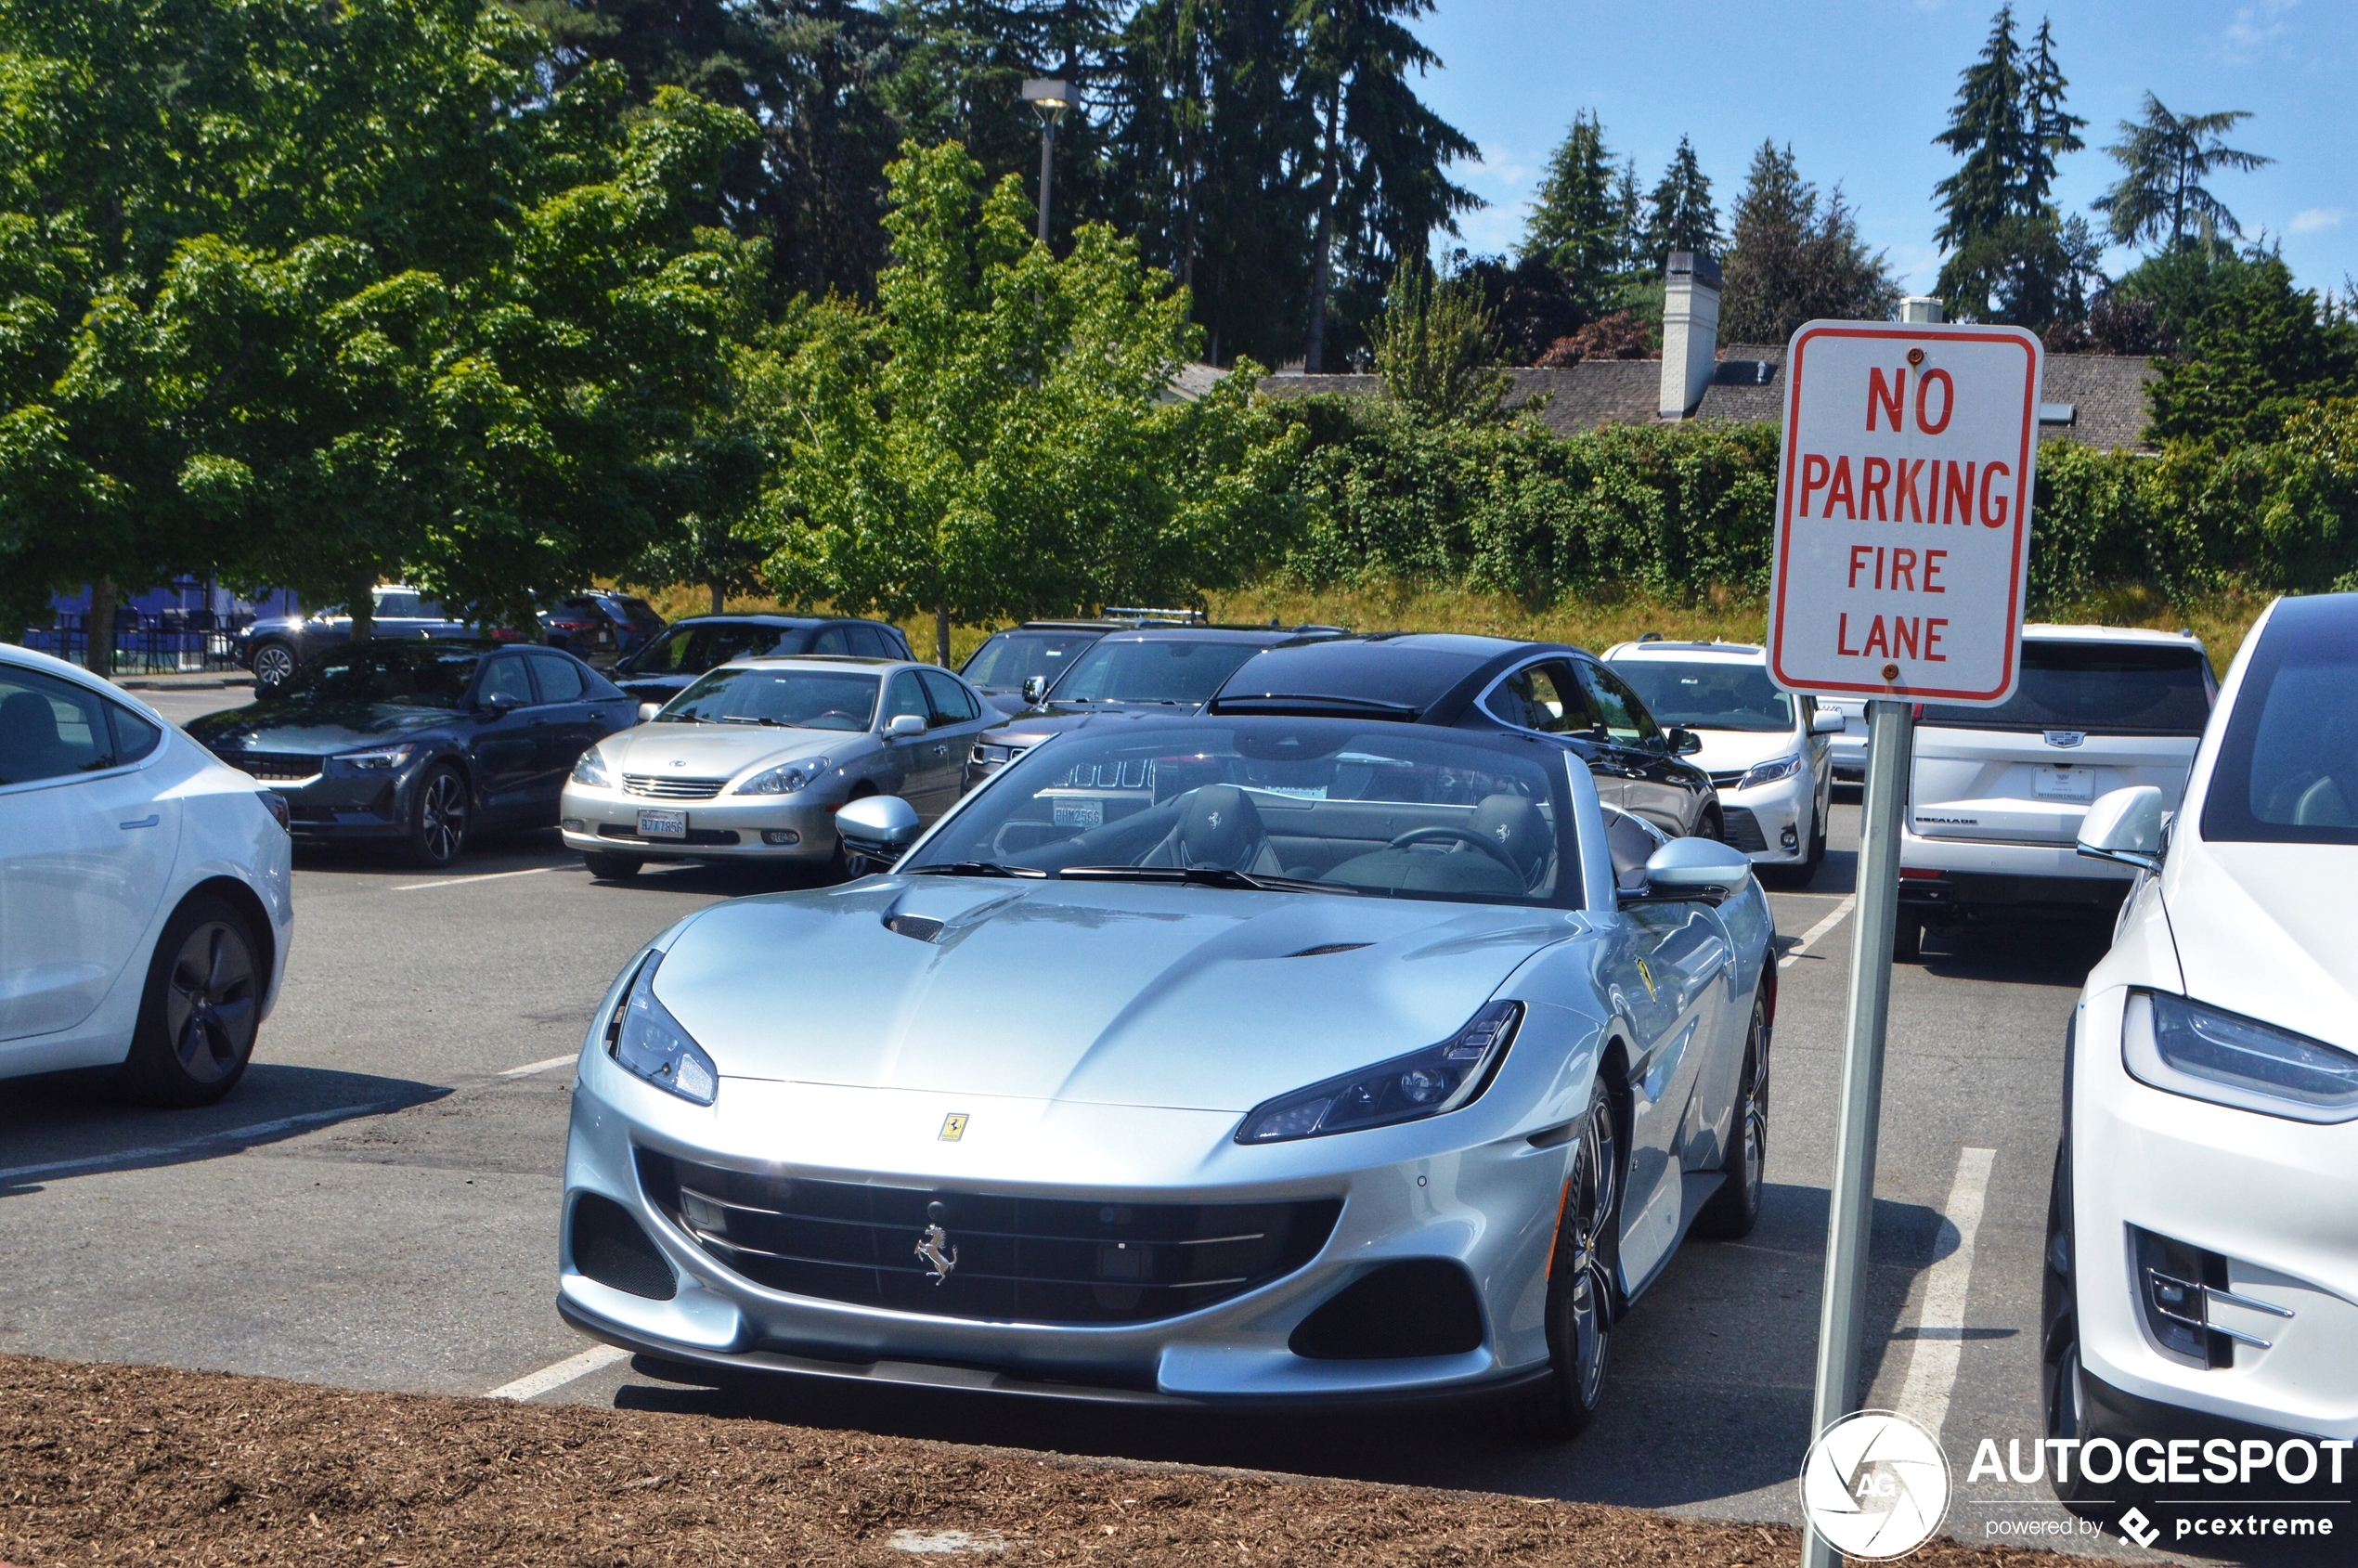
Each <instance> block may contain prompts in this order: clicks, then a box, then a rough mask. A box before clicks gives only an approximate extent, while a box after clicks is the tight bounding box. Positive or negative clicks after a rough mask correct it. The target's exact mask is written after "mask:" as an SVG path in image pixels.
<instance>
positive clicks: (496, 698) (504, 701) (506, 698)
mask: <svg viewBox="0 0 2358 1568" xmlns="http://www.w3.org/2000/svg"><path fill="white" fill-rule="evenodd" d="M475 706H476V707H477V708H478V709H479V710H481V711H482V712H485V713H487V714H489V715H490V716H491V717H492V718H494V719H504V718H506V717H507V716H508V715H509V714H511V713H513V712H515V710H516V709H517V708H519V707H522V706H524V704H523V703H522V702H521V701H519V700H518V699H517V697H516V695H515V693H512V692H492V693H486V695H485V696H484V697H483V698H482V699H481V700H479V701H478V702H477V703H476V704H475Z"/></svg>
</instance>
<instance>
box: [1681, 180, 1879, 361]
mask: <svg viewBox="0 0 2358 1568" xmlns="http://www.w3.org/2000/svg"><path fill="white" fill-rule="evenodd" d="M1726 266H1727V277H1726V282H1725V285H1724V286H1723V290H1722V292H1721V294H1720V304H1719V332H1720V336H1721V338H1722V339H1724V340H1725V341H1727V342H1730V343H1782V342H1784V341H1785V340H1786V339H1787V338H1789V337H1791V336H1792V335H1793V332H1794V328H1796V327H1798V326H1800V325H1801V324H1802V323H1803V322H1805V321H1810V320H1817V319H1821V318H1822V319H1832V320H1882V319H1885V318H1886V317H1889V316H1890V314H1891V312H1892V310H1893V308H1894V306H1896V305H1898V301H1899V284H1898V279H1895V278H1893V277H1892V275H1891V269H1890V266H1888V264H1887V263H1886V262H1885V257H1884V254H1883V253H1881V252H1873V253H1870V252H1869V251H1868V249H1867V247H1866V244H1865V242H1864V241H1862V240H1860V239H1859V226H1858V222H1857V219H1856V217H1855V216H1854V215H1853V214H1852V212H1851V210H1850V207H1849V205H1848V203H1846V201H1844V200H1843V197H1842V192H1841V191H1840V190H1836V191H1834V192H1833V194H1832V195H1831V196H1829V197H1827V198H1826V199H1825V201H1823V202H1820V200H1819V196H1818V191H1817V188H1815V187H1814V186H1812V185H1810V184H1809V183H1808V182H1807V180H1804V179H1803V178H1802V177H1801V172H1800V170H1799V168H1798V167H1797V166H1796V165H1795V163H1794V155H1793V149H1792V148H1790V147H1787V148H1785V149H1783V150H1782V151H1780V150H1778V148H1777V145H1776V144H1775V143H1774V142H1766V141H1765V142H1762V143H1761V144H1760V148H1759V150H1757V151H1756V152H1755V153H1754V154H1753V157H1752V168H1751V171H1750V173H1749V175H1748V176H1747V178H1746V180H1745V184H1744V189H1743V195H1741V196H1739V197H1738V198H1737V199H1736V204H1735V206H1734V208H1733V209H1732V210H1731V211H1730V225H1729V248H1728V255H1727V263H1726Z"/></svg>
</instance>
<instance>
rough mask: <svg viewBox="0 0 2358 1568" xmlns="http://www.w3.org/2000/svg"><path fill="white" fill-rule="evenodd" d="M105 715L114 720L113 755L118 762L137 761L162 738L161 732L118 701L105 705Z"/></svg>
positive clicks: (153, 748)
mask: <svg viewBox="0 0 2358 1568" xmlns="http://www.w3.org/2000/svg"><path fill="white" fill-rule="evenodd" d="M107 717H108V718H109V719H112V720H113V721H114V755H115V761H116V762H118V763H123V764H128V763H132V762H136V761H138V760H139V759H140V758H143V757H146V756H147V755H148V754H149V752H151V751H153V750H155V748H156V746H157V745H159V744H160V743H161V742H162V740H163V732H162V730H159V729H158V728H156V727H155V726H154V725H153V724H150V723H149V722H148V721H147V720H146V719H142V718H140V717H139V716H138V715H137V714H136V713H134V712H132V711H131V710H130V709H129V708H127V707H124V706H122V705H121V704H119V703H109V704H108V705H107Z"/></svg>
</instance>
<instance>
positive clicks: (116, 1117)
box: [0, 1062, 450, 1198]
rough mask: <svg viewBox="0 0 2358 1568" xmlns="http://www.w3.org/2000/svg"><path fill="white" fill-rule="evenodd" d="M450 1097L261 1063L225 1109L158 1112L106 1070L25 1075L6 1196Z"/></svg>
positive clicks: (14, 1104)
mask: <svg viewBox="0 0 2358 1568" xmlns="http://www.w3.org/2000/svg"><path fill="white" fill-rule="evenodd" d="M448 1093H450V1091H449V1089H448V1088H447V1087H445V1086H443V1085H440V1084H434V1083H420V1082H413V1081H412V1080H409V1079H405V1078H384V1077H379V1076H378V1075H376V1074H374V1073H365V1072H340V1071H335V1070H331V1069H325V1068H308V1067H287V1066H281V1065H278V1064H275V1063H267V1062H256V1063H254V1064H253V1066H252V1067H250V1068H248V1069H246V1076H245V1078H244V1079H243V1080H242V1081H241V1082H240V1083H239V1085H238V1087H237V1088H236V1089H234V1090H232V1091H231V1092H230V1094H229V1095H228V1097H227V1099H225V1100H223V1101H221V1103H219V1104H218V1105H211V1106H200V1107H195V1108H189V1109H186V1110H158V1109H153V1108H148V1107H145V1106H135V1105H128V1104H126V1103H124V1102H123V1100H122V1099H120V1098H118V1097H117V1096H116V1095H115V1093H114V1090H113V1086H112V1084H111V1083H110V1081H109V1077H108V1074H107V1073H105V1072H103V1071H93V1072H76V1073H58V1074H55V1075H53V1076H50V1077H45V1078H27V1079H19V1080H18V1081H16V1082H11V1083H10V1084H9V1085H8V1094H7V1095H6V1099H5V1101H0V1149H6V1151H7V1153H6V1160H7V1163H6V1165H5V1166H0V1198H5V1197H11V1196H14V1195H17V1194H20V1193H26V1192H36V1191H38V1190H40V1184H41V1183H42V1182H43V1181H45V1180H51V1179H56V1178H59V1177H65V1176H74V1175H83V1174H87V1173H91V1172H95V1171H111V1170H130V1169H139V1168H145V1167H151V1166H159V1165H177V1164H184V1163H188V1162H189V1161H193V1160H215V1159H218V1158H220V1157H221V1156H223V1155H226V1154H237V1153H239V1152H240V1151H242V1150H245V1149H249V1148H253V1147H258V1146H260V1145H264V1144H272V1143H277V1142H279V1141H280V1140H281V1139H285V1138H292V1137H298V1136H301V1135H302V1134H305V1133H310V1132H316V1131H317V1130H318V1129H319V1128H322V1127H329V1126H333V1125H335V1124H336V1123H338V1122H343V1121H355V1120H357V1119H359V1118H362V1117H370V1116H382V1115H385V1114H386V1113H388V1112H391V1111H396V1110H406V1109H408V1108H410V1107H411V1106H417V1105H423V1104H424V1103H426V1102H427V1101H429V1100H437V1099H440V1098H441V1097H442V1096H443V1095H447V1094H448Z"/></svg>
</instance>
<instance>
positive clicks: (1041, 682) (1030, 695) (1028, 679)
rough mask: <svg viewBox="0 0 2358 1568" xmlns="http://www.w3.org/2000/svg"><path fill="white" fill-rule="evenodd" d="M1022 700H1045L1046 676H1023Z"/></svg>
mask: <svg viewBox="0 0 2358 1568" xmlns="http://www.w3.org/2000/svg"><path fill="white" fill-rule="evenodd" d="M1023 700H1024V701H1026V702H1028V703H1044V702H1046V701H1047V700H1048V678H1047V677H1046V676H1044V675H1027V676H1025V677H1024V678H1023Z"/></svg>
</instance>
